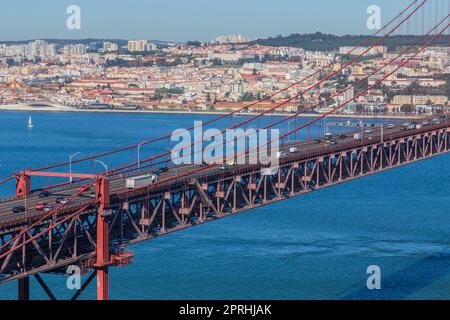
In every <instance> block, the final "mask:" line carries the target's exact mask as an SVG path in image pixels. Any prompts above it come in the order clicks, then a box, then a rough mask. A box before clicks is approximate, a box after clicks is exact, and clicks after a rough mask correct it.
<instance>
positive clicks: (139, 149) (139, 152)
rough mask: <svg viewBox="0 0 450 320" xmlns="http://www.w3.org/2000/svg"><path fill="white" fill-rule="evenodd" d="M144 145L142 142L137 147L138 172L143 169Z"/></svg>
mask: <svg viewBox="0 0 450 320" xmlns="http://www.w3.org/2000/svg"><path fill="white" fill-rule="evenodd" d="M143 145H144V142H141V143H139V144H138V146H137V157H138V161H137V168H138V170H139V169H140V168H141V147H142V146H143Z"/></svg>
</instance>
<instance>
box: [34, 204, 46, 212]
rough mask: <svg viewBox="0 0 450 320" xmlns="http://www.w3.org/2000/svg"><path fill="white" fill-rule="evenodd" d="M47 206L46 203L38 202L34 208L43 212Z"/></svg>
mask: <svg viewBox="0 0 450 320" xmlns="http://www.w3.org/2000/svg"><path fill="white" fill-rule="evenodd" d="M46 206H47V203H45V202H38V203H36V205H35V206H34V208H35V209H36V210H39V211H42V210H44V208H45V207H46Z"/></svg>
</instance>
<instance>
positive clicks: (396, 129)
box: [0, 120, 445, 224]
mask: <svg viewBox="0 0 450 320" xmlns="http://www.w3.org/2000/svg"><path fill="white" fill-rule="evenodd" d="M441 121H442V120H441ZM444 121H445V120H444ZM402 127H403V124H396V125H394V126H393V128H391V129H388V128H387V127H384V129H383V133H384V136H389V135H392V134H399V133H402V132H405V130H403V129H402ZM431 128H432V127H431V126H430V129H431ZM366 130H371V132H370V133H369V132H365V131H366ZM357 132H360V131H357ZM354 133H355V132H352V133H347V134H338V135H335V136H333V138H332V140H333V141H335V142H336V143H337V144H335V145H332V144H330V143H328V142H326V141H325V140H326V139H325V138H322V139H321V140H320V141H318V140H306V141H302V142H295V143H291V144H287V145H284V146H280V151H282V152H286V153H288V157H287V158H291V157H293V156H295V157H300V156H308V155H309V154H313V153H317V152H320V151H321V152H326V151H327V150H330V152H331V151H332V150H333V149H335V148H336V147H337V146H339V145H341V144H349V143H354V142H355V139H354ZM381 135H382V129H381V127H373V128H364V129H363V140H362V141H361V144H362V145H363V144H370V143H372V141H373V142H376V141H381ZM291 147H296V148H297V149H298V152H295V153H292V154H291V153H289V149H290V148H291ZM247 166H249V165H237V166H230V167H229V168H226V169H225V170H224V168H222V167H223V165H212V166H208V167H201V166H200V165H182V166H174V167H169V168H168V171H167V172H164V173H161V174H160V181H161V182H159V183H158V184H157V185H158V187H159V186H161V187H164V186H165V185H168V184H171V183H174V182H178V181H179V180H180V181H187V180H189V179H191V178H198V177H200V176H204V175H212V176H214V175H219V174H226V173H230V172H228V171H232V170H235V169H243V168H245V167H247ZM152 171H155V169H151V170H147V171H143V172H139V173H136V174H134V176H137V175H141V174H145V173H149V172H152ZM191 171H194V172H193V173H192V174H188V173H189V172H191ZM180 176H181V177H180ZM125 180H126V177H120V176H118V177H116V178H113V179H112V180H111V181H110V193H111V196H114V195H115V194H120V193H124V192H126V190H127V189H126V188H125ZM80 186H81V184H77V185H74V186H73V187H72V188H68V189H66V190H56V191H53V192H51V193H50V195H49V196H48V197H46V198H40V197H39V193H40V192H39V191H36V192H33V193H32V194H31V195H30V196H29V197H28V198H27V199H19V200H17V199H12V200H10V201H6V202H1V203H0V224H5V223H9V222H12V221H17V220H23V219H26V218H30V217H32V218H33V217H38V216H42V215H45V212H44V211H42V210H37V209H35V205H36V204H38V203H40V202H45V203H47V204H48V205H53V206H57V205H58V204H57V203H56V199H57V198H59V197H64V198H67V199H69V198H70V197H71V196H73V195H74V194H76V193H77V192H78V188H79V187H80ZM94 190H95V187H92V188H91V189H90V190H87V191H86V192H84V194H83V195H80V196H78V197H76V198H75V199H74V200H72V201H71V202H70V203H69V204H67V205H65V206H64V207H69V206H70V207H72V208H74V209H75V208H81V207H83V206H84V205H86V204H88V203H92V202H93V200H94V197H95V194H94V192H95V191H94ZM17 206H24V207H25V208H26V211H25V212H23V213H13V212H12V208H14V207H17Z"/></svg>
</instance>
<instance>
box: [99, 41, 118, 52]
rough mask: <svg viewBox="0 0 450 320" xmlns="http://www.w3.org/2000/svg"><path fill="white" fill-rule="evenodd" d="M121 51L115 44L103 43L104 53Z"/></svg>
mask: <svg viewBox="0 0 450 320" xmlns="http://www.w3.org/2000/svg"><path fill="white" fill-rule="evenodd" d="M117 50H119V46H118V45H117V44H116V43H113V42H103V51H104V52H113V51H117Z"/></svg>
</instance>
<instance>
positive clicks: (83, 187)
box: [78, 185, 89, 193]
mask: <svg viewBox="0 0 450 320" xmlns="http://www.w3.org/2000/svg"><path fill="white" fill-rule="evenodd" d="M87 187H88V185H84V186H81V187H79V188H78V192H80V193H83V192H85V191H88V190H89V189H87Z"/></svg>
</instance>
